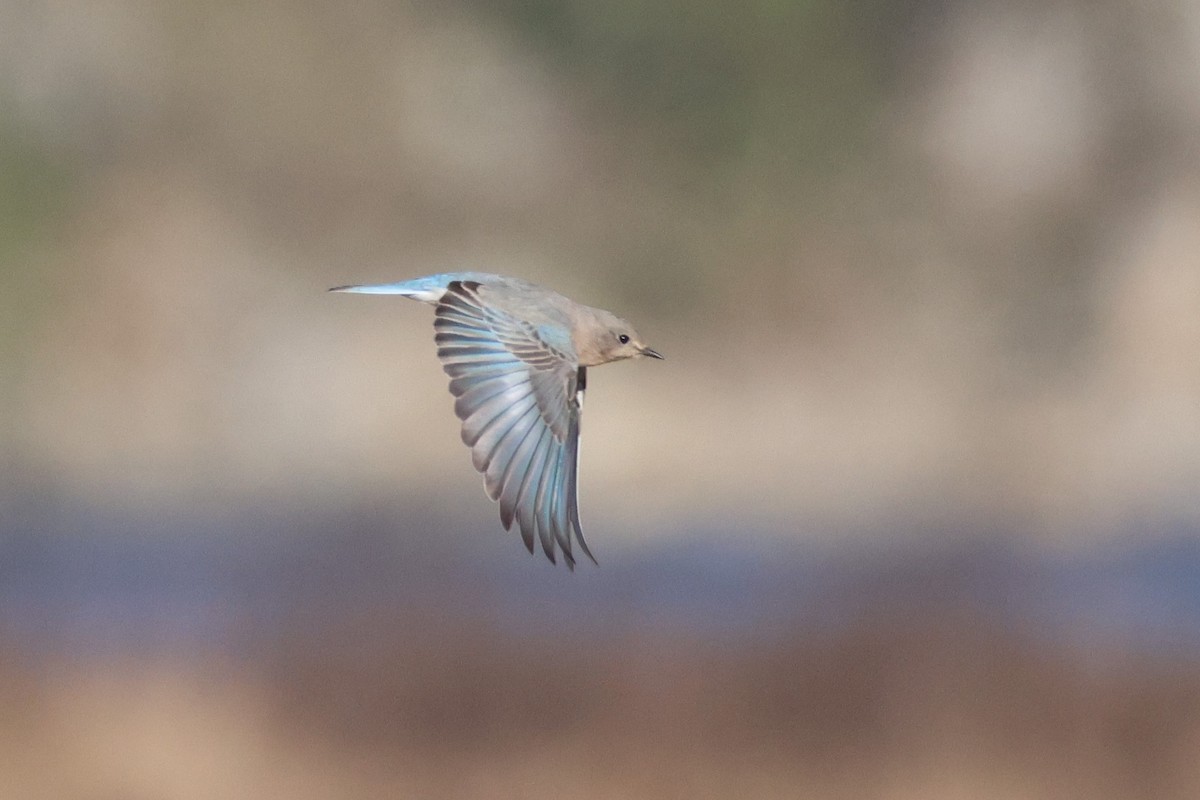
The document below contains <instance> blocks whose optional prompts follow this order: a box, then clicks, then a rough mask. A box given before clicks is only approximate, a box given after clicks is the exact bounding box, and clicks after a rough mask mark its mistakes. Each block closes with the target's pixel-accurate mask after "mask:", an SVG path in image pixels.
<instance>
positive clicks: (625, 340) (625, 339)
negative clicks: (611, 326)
mask: <svg viewBox="0 0 1200 800" xmlns="http://www.w3.org/2000/svg"><path fill="white" fill-rule="evenodd" d="M617 341H618V342H620V343H621V344H629V337H628V336H626V335H625V334H623V333H622V334H621V335H620V336H618V337H617Z"/></svg>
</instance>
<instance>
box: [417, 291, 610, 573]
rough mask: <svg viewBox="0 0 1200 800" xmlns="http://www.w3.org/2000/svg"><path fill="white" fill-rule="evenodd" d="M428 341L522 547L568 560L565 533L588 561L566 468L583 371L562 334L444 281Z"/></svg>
mask: <svg viewBox="0 0 1200 800" xmlns="http://www.w3.org/2000/svg"><path fill="white" fill-rule="evenodd" d="M434 329H435V330H436V336H435V340H436V341H437V346H438V357H439V358H440V359H441V360H442V367H443V369H445V371H446V374H447V375H449V376H450V392H451V393H452V394H453V395H454V396H455V398H456V400H455V403H454V413H455V414H457V415H458V418H459V419H460V420H462V423H463V426H462V438H463V442H465V443H466V445H467V446H468V447H470V448H471V456H472V460H473V462H474V464H475V469H477V470H479V471H480V472H482V473H483V476H484V487H485V488H486V490H487V493H488V496H489V497H491V498H492V499H493V500H498V501H499V502H500V520H501V521H502V522H503V523H504V528H505V530H508V529H510V528H511V527H512V523H513V520H514V519H515V520H516V521H517V524H518V526H519V528H520V530H521V537H522V538H523V539H524V541H525V546H526V547H527V548H529V551H530V552H533V546H534V539H535V538H537V539H540V540H541V545H542V550H543V551H545V553H546V556H547V557H548V558H549V559H550V560H551V561H552V562H553V561H554V560H555V544H556V543H557V545H558V547H560V548H561V549H562V552H563V558H564V559H565V560H566V562H567V565H568V566H570V567H572V568H573V567H574V565H575V558H574V556H573V555H572V551H571V537H572V534H573V535H574V538H575V541H577V542H578V543H579V547H580V549H581V550H582V551H583V552H584V553H585V554H586V555H587V557H588V558H591V559H592V561H595V558H594V557H593V556H592V554H591V552H589V550H588V547H587V544H586V543H585V542H584V540H583V531H582V530H581V529H580V524H579V501H578V495H577V490H576V485H577V481H576V476H577V472H578V464H579V416H580V409H581V403H582V400H583V390H584V383H585V373H584V369H585V368H583V367H580V366H579V364H578V361H577V358H576V355H575V349H574V347H573V346H572V344H571V338H570V335H569V333H568V332H567V331H566V330H565V329H561V328H556V327H554V326H548V325H543V326H535V325H533V324H532V323H530V322H528V321H526V320H522V319H518V318H517V317H515V316H513V315H511V314H508V313H506V312H504V311H503V310H500V309H497V308H495V307H493V306H490V305H488V304H487V302H486V301H485V300H484V299H482V298H480V296H479V284H478V283H475V282H473V281H453V282H451V283H450V284H449V286H448V287H447V290H446V293H445V294H444V295H443V296H442V298H441V300H440V301H439V302H438V304H437V312H436V319H435V321H434Z"/></svg>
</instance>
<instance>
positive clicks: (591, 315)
mask: <svg viewBox="0 0 1200 800" xmlns="http://www.w3.org/2000/svg"><path fill="white" fill-rule="evenodd" d="M329 291H331V292H356V293H358V294H398V295H401V296H403V297H408V298H411V299H413V300H418V301H420V302H423V303H428V304H430V305H432V306H434V307H435V312H434V317H435V318H434V323H433V327H434V331H435V335H434V341H435V342H436V343H437V348H438V358H439V359H441V362H442V369H444V370H445V371H446V374H447V375H449V376H450V393H451V394H453V395H454V397H455V401H454V413H455V414H456V415H457V416H458V418H459V419H460V420H462V440H463V442H464V443H465V444H466V445H467V447H469V448H471V460H472V462H473V463H474V465H475V469H476V470H478V471H479V472H481V473H483V477H484V488H485V490H486V491H487V494H488V497H490V498H491V499H492V500H495V501H499V503H500V521H501V523H502V524H503V525H504V529H505V530H510V529H511V528H512V525H513V522H514V521H515V522H516V523H517V527H518V528H519V529H520V531H521V538H522V539H523V540H524V542H525V547H526V548H528V550H529V552H530V553H532V552H533V551H534V542H535V541H539V542H540V543H541V546H542V551H543V552H544V553H545V554H546V557H547V558H549V559H550V561H551V562H552V563H555V558H556V556H555V552H556V549H561V551H562V555H563V560H564V561H565V562H566V563H567V566H568V567H570V568H571V569H574V568H575V556H574V553H573V549H572V538H573V539H574V542H575V543H577V544H578V545H579V549H580V550H582V551H583V553H584V554H585V555H587V557H588V558H590V559H591V560H592V562H593V563H595V561H596V559H595V557H594V556H593V555H592V553H591V551H590V550H588V546H587V543H586V542H585V541H584V539H583V530H582V529H581V528H580V523H579V496H578V470H579V418H580V413H581V411H582V409H583V395H584V391H585V390H586V389H587V369H588V367H595V366H599V365H600V364H607V363H609V362H610V361H621V360H623V359H626V358H634V357H638V356H648V357H650V358H659V359H661V358H662V356H661V355H660V354H659V353H657V352H656V351H654V350H652V349H650V348H649V347H647V346H646V345H645V344H643V343H642V339H641V337H640V336H638V334H637V331H635V330H634V329H633V326H632V325H630V324H629V323H628V322H626V321H625V320H623V319H621V318H620V317H618V316H616V315H615V314H612V313H610V312H608V311H604V310H603V309H599V308H592V307H590V306H585V305H582V304H580V303H576V302H575V301H573V300H570V299H568V298H566V297H563V296H562V295H561V294H558V293H557V292H553V291H551V290H549V289H547V288H545V287H542V286H538V285H537V284H535V283H530V282H529V281H524V280H521V279H519V278H509V277H506V276H503V275H492V274H489V273H486V272H449V273H444V274H440V275H428V276H426V277H424V278H414V279H412V280H409V281H402V282H400V283H387V284H378V285H372V286H337V287H334V288H333V289H330V290H329Z"/></svg>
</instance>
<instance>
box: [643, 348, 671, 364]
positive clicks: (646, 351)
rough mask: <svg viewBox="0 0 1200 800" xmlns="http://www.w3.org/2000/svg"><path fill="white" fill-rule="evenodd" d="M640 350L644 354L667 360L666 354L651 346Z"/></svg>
mask: <svg viewBox="0 0 1200 800" xmlns="http://www.w3.org/2000/svg"><path fill="white" fill-rule="evenodd" d="M638 352H640V353H641V354H642V355H644V356H650V358H657V359H659V360H664V361H665V360H666V356H664V355H663V354H662V353H660V352H658V351H657V350H651V349H650V348H649V347H643V348H642V349H641V350H640V351H638Z"/></svg>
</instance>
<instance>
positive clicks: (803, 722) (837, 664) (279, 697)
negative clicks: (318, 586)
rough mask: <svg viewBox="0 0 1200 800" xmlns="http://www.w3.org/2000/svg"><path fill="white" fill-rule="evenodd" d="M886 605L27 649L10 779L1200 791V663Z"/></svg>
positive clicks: (1127, 794)
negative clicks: (601, 623) (701, 631)
mask: <svg viewBox="0 0 1200 800" xmlns="http://www.w3.org/2000/svg"><path fill="white" fill-rule="evenodd" d="M885 616H886V615H877V618H874V619H867V620H863V621H861V622H859V623H855V624H853V625H850V626H848V627H847V628H846V629H844V630H842V631H840V632H837V633H828V632H826V633H820V632H817V631H803V630H797V631H795V632H794V633H793V634H791V635H787V636H782V637H778V638H776V639H773V640H771V641H765V642H764V641H760V642H756V643H748V644H739V643H737V642H733V641H724V642H722V643H720V644H713V643H706V642H704V641H698V640H696V639H688V638H680V637H678V636H659V635H656V634H654V633H653V632H650V631H645V632H641V633H637V634H628V635H610V636H607V637H603V638H601V639H599V640H597V639H596V638H595V637H594V636H591V635H589V636H582V635H580V636H578V637H571V638H567V639H565V640H564V639H557V640H554V641H551V640H548V639H546V638H538V637H536V636H511V635H501V634H498V633H496V632H495V631H488V630H482V629H475V628H473V627H472V626H471V625H466V624H462V623H453V622H450V621H448V620H447V619H439V618H431V619H427V620H424V621H421V622H414V621H405V622H401V621H399V620H397V619H394V618H389V619H378V618H370V617H369V616H368V617H364V618H362V619H359V620H357V622H354V623H351V624H349V625H346V626H340V627H339V629H338V630H337V631H323V632H320V633H316V632H311V631H310V632H308V633H305V634H296V635H293V636H291V637H286V638H284V639H283V640H281V641H277V642H273V643H271V644H270V645H268V646H263V647H262V649H261V651H260V652H259V653H258V654H257V655H255V656H254V657H251V658H249V659H241V658H239V659H236V660H234V659H228V658H220V657H203V656H202V657H196V658H189V657H186V656H184V655H180V654H179V653H178V652H176V653H174V654H173V655H171V656H170V657H164V658H158V659H156V658H146V657H138V658H123V657H110V656H97V657H95V658H93V659H86V658H85V659H78V658H73V659H72V660H71V661H70V662H69V663H60V662H59V661H57V660H56V659H55V657H54V656H52V655H51V656H45V657H34V656H30V655H29V652H28V651H24V654H23V655H20V656H18V655H16V654H15V653H16V651H14V650H13V649H12V648H6V650H5V655H4V656H3V661H2V667H0V676H2V677H0V681H2V682H0V703H2V704H3V708H4V709H5V713H4V715H3V717H2V720H0V774H2V775H3V776H4V790H3V795H4V796H5V797H13V798H18V797H19V798H27V799H28V800H37V798H55V800H75V799H76V798H78V799H79V800H93V799H100V800H104V799H107V798H111V799H112V800H141V799H142V798H146V799H147V800H153V799H154V798H164V800H173V799H175V798H179V799H180V800H185V799H187V798H274V797H279V798H297V799H303V798H322V799H325V800H330V799H332V800H337V799H338V798H375V797H380V798H383V797H401V798H403V797H414V798H430V797H463V798H488V799H489V800H490V799H492V798H510V797H511V798H520V797H546V798H557V797H563V798H567V797H589V798H591V797H594V798H658V797H664V798H707V797H712V798H733V797H745V798H759V797H761V798H791V797H832V798H914V799H915V798H977V799H983V800H986V799H988V798H1091V799H1093V800H1095V799H1099V800H1103V799H1104V798H1121V799H1122V800H1127V799H1128V798H1185V797H1196V796H1200V673H1198V672H1197V670H1196V664H1195V663H1183V662H1178V663H1176V662H1172V661H1171V660H1170V659H1168V658H1165V657H1160V658H1159V659H1158V660H1147V659H1142V658H1139V659H1124V660H1123V659H1120V658H1116V657H1112V656H1111V655H1110V657H1107V658H1104V659H1102V660H1101V661H1102V663H1097V662H1096V660H1094V659H1087V658H1084V657H1083V656H1082V655H1081V653H1080V652H1078V651H1071V650H1068V649H1067V648H1066V647H1064V646H1060V645H1056V644H1054V643H1052V642H1048V641H1032V640H1031V639H1030V638H1029V637H1026V636H1024V635H1020V634H1014V633H1011V632H1008V631H1005V630H1001V629H999V628H997V627H993V626H989V625H988V624H985V623H982V622H981V621H980V620H978V619H972V618H970V617H960V618H954V617H953V616H951V617H945V618H941V619H932V620H929V621H923V622H915V621H911V620H908V621H906V620H896V619H885V618H884V617H885ZM1089 661H1091V663H1088V662H1089Z"/></svg>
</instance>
